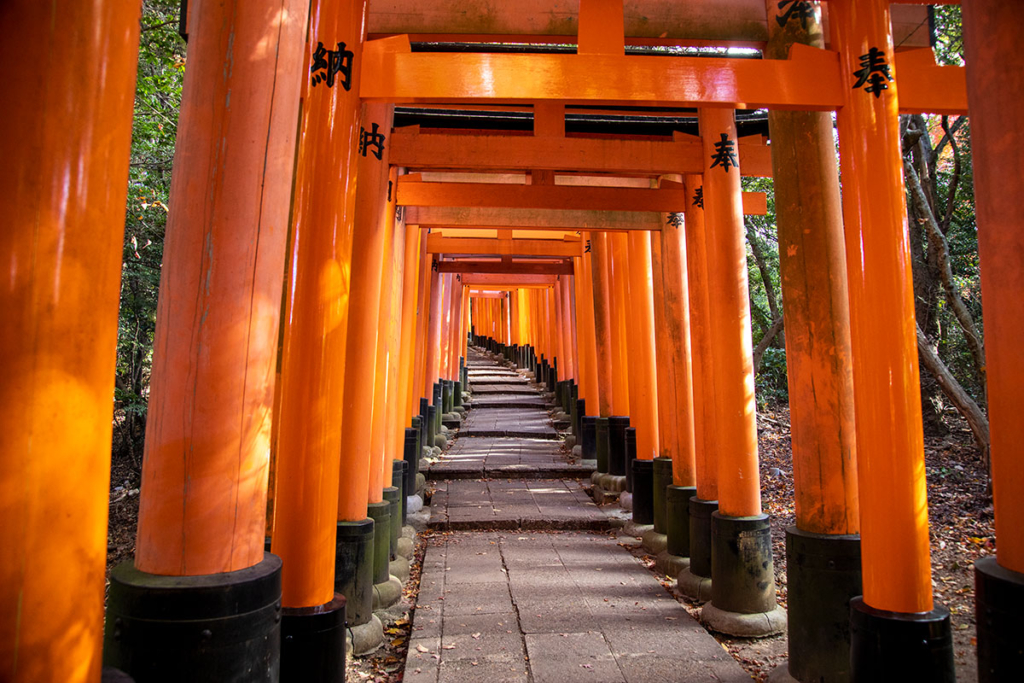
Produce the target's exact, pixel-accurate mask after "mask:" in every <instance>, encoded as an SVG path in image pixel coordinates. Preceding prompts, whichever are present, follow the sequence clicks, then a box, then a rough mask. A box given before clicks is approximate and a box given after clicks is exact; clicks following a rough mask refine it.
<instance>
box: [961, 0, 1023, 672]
mask: <svg viewBox="0 0 1024 683" xmlns="http://www.w3.org/2000/svg"><path fill="white" fill-rule="evenodd" d="M963 22H964V23H963V26H964V42H965V46H966V48H967V60H968V62H967V96H968V100H969V102H970V107H971V153H972V155H973V158H974V183H975V185H974V197H975V202H976V210H977V215H978V249H979V251H980V253H981V287H982V295H983V297H984V300H985V363H986V367H987V369H988V372H987V373H986V374H987V382H988V411H989V412H988V416H989V421H990V428H991V435H992V436H991V438H992V448H991V468H992V488H993V496H994V502H995V524H996V544H997V551H996V553H997V554H996V558H995V560H993V559H991V558H985V559H983V560H980V561H979V562H978V563H977V568H976V574H975V577H976V584H977V589H978V590H977V594H976V595H977V602H978V620H977V621H978V676H979V679H980V680H981V681H984V682H985V683H988V682H989V681H998V680H1008V679H1010V678H1012V677H1013V676H1016V675H1017V674H1018V673H1019V672H1020V671H1021V669H1022V668H1024V661H1022V657H1021V652H1020V648H1019V647H1017V645H1018V644H1019V643H1020V642H1021V630H1020V626H1019V613H1018V612H1017V611H1016V610H1009V609H1004V606H1005V605H1006V604H1007V603H1009V602H1010V600H1007V599H1006V598H1005V597H1004V596H1013V597H1012V601H1013V602H1012V603H1011V604H1013V605H1020V604H1021V600H1022V598H1021V596H1022V595H1024V532H1022V529H1021V527H1020V520H1021V519H1024V468H1022V467H1021V466H1020V462H1021V455H1020V454H1021V444H1022V443H1024V425H1022V423H1021V420H1020V418H1019V415H1018V414H1017V413H1018V409H1017V405H1018V403H1019V401H1018V399H1017V394H1018V393H1019V389H1020V387H1021V385H1022V383H1024V358H1022V357H1021V353H1020V347H1019V340H1020V339H1021V338H1022V334H1024V301H1022V299H1021V296H1020V294H1021V292H1024V272H1022V270H1021V267H1020V264H1021V263H1024V236H1022V235H1021V232H1020V225H1021V222H1022V221H1021V207H1020V203H1019V198H1020V197H1021V196H1022V190H1024V187H1022V179H1021V177H1020V174H1018V173H1016V172H1014V173H1007V172H1006V169H1007V168H1018V167H1019V166H1017V164H1018V163H1019V162H1020V161H1021V158H1020V157H1021V149H1022V147H1021V144H1022V141H1021V127H1020V124H1019V122H1018V120H1017V117H1016V116H1015V115H1014V112H1015V110H1016V108H1017V106H1018V103H1019V100H1020V93H1021V88H1022V86H1024V70H1022V69H1021V64H1020V61H1019V60H1018V59H1017V58H1016V52H1017V49H1018V48H1017V47H1016V46H1017V45H1019V41H1020V37H1021V36H1020V33H1021V25H1020V6H1019V3H1012V2H1011V3H979V2H977V0H965V2H964V3H963Z"/></svg>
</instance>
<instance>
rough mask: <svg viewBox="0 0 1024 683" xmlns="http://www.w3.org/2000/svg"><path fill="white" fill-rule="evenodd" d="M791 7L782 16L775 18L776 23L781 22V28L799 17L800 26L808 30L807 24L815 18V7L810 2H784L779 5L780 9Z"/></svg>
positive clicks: (785, 0)
mask: <svg viewBox="0 0 1024 683" xmlns="http://www.w3.org/2000/svg"><path fill="white" fill-rule="evenodd" d="M787 5H789V9H787V10H786V13H785V14H783V15H782V16H779V17H775V21H777V22H779V26H785V25H786V24H787V23H788V22H789V20H790V19H792V18H793V17H797V18H798V19H799V20H800V24H801V25H802V26H803V27H804V30H805V31H806V30H807V22H808V21H810V20H811V19H812V18H813V17H814V7H813V5H811V3H809V2H802V1H799V0H782V2H780V3H779V9H780V10H783V9H786V6H787Z"/></svg>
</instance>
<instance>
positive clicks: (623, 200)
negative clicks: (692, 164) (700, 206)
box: [397, 178, 688, 212]
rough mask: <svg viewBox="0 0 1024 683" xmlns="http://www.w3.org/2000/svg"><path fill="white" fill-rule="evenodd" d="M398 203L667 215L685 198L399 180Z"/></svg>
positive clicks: (618, 190)
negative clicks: (663, 212) (661, 212)
mask: <svg viewBox="0 0 1024 683" xmlns="http://www.w3.org/2000/svg"><path fill="white" fill-rule="evenodd" d="M397 201H398V203H399V204H401V205H403V206H433V207H438V206H472V207H492V208H523V209H565V210H578V211H587V210H595V211H659V212H660V211H666V212H668V211H676V210H678V209H679V208H680V207H685V206H686V205H687V203H688V197H687V194H686V191H685V190H681V189H669V190H650V189H648V190H641V189H635V188H630V187H570V186H565V185H494V184H485V183H425V182H420V181H416V180H409V179H407V178H399V180H398V197H397Z"/></svg>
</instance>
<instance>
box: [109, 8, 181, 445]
mask: <svg viewBox="0 0 1024 683" xmlns="http://www.w3.org/2000/svg"><path fill="white" fill-rule="evenodd" d="M179 8H180V2H179V1H178V0H145V2H144V3H143V14H142V33H141V41H140V45H139V67H138V81H137V85H136V91H135V114H134V120H133V126H132V151H131V165H130V170H129V175H128V202H127V207H126V213H125V233H124V254H123V266H122V273H121V309H120V319H119V329H118V342H117V377H116V387H117V388H116V391H115V400H116V401H117V404H116V406H117V411H116V414H115V424H116V425H117V432H116V438H117V444H116V445H117V446H119V448H120V449H121V450H123V451H127V452H128V453H130V454H132V455H134V454H135V452H136V451H137V450H138V448H139V446H140V445H141V442H142V436H143V431H144V427H145V416H146V405H147V401H148V395H149V370H150V364H151V361H152V354H153V332H154V329H155V325H156V306H157V292H158V289H159V285H160V263H161V260H162V258H163V243H164V227H165V225H166V223H167V203H168V198H169V195H170V186H171V165H172V162H173V159H174V140H175V137H176V135H177V130H178V110H179V108H180V106H181V87H182V81H183V78H184V74H185V43H184V41H183V40H182V39H181V37H180V36H178V33H177V31H178V12H179Z"/></svg>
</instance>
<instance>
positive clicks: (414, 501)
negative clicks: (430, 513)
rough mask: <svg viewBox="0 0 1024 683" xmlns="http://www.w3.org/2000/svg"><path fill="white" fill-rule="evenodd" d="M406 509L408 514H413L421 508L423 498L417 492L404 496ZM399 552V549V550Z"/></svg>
mask: <svg viewBox="0 0 1024 683" xmlns="http://www.w3.org/2000/svg"><path fill="white" fill-rule="evenodd" d="M405 507H406V511H407V512H408V513H409V514H410V515H414V514H416V513H417V512H419V511H420V510H422V509H423V498H422V497H421V496H420V495H419V494H413V495H411V496H406V497H405ZM399 554H401V551H399Z"/></svg>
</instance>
